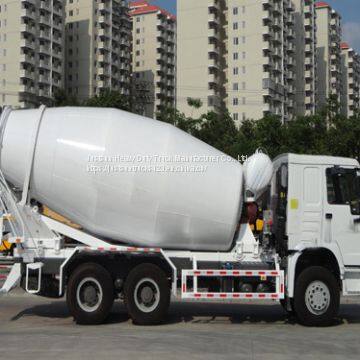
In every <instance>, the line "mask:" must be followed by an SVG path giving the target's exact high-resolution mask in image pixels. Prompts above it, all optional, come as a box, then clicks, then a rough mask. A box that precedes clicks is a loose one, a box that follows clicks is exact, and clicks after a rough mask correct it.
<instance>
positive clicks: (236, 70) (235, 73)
mask: <svg viewBox="0 0 360 360" xmlns="http://www.w3.org/2000/svg"><path fill="white" fill-rule="evenodd" d="M233 74H234V75H239V68H238V67H234V69H233Z"/></svg>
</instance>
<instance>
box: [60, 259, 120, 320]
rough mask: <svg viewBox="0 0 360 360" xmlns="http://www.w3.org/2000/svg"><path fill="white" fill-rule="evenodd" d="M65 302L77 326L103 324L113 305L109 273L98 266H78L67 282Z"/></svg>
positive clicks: (89, 264) (111, 283)
mask: <svg viewBox="0 0 360 360" xmlns="http://www.w3.org/2000/svg"><path fill="white" fill-rule="evenodd" d="M66 301H67V305H68V308H69V310H70V313H71V315H72V316H73V317H74V319H75V321H76V322H77V323H78V324H82V325H97V324H101V323H103V322H104V320H105V319H106V318H107V316H108V315H109V313H110V311H111V308H112V306H113V303H114V285H113V281H112V278H111V276H110V273H109V272H108V271H107V270H106V269H104V268H103V267H102V266H100V265H98V264H93V263H88V264H83V265H80V266H79V267H78V268H77V269H76V270H75V271H74V272H73V273H72V275H71V276H70V279H69V281H68V285H67V292H66Z"/></svg>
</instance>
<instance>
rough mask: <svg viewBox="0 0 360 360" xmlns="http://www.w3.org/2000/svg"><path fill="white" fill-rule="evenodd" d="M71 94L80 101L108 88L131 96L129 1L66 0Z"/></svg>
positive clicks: (68, 87) (68, 71)
mask: <svg viewBox="0 0 360 360" xmlns="http://www.w3.org/2000/svg"><path fill="white" fill-rule="evenodd" d="M65 13H66V14H65V16H66V38H65V39H66V40H65V43H66V66H65V69H66V71H65V79H66V90H67V92H68V94H70V95H73V96H75V97H76V98H78V99H80V100H84V99H87V98H89V97H92V96H94V95H98V94H100V93H101V92H102V91H104V90H111V91H117V92H119V93H121V94H122V95H125V96H130V85H131V20H130V17H129V7H128V2H127V1H125V0H101V1H100V0H95V1H88V0H66V8H65Z"/></svg>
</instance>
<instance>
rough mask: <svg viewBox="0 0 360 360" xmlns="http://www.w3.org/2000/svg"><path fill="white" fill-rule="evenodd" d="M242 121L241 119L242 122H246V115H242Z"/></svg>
mask: <svg viewBox="0 0 360 360" xmlns="http://www.w3.org/2000/svg"><path fill="white" fill-rule="evenodd" d="M242 119H243V121H245V120H246V113H242Z"/></svg>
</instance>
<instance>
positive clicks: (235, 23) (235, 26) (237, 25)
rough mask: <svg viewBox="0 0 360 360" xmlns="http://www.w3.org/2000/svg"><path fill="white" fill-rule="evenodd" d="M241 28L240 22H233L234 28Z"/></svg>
mask: <svg viewBox="0 0 360 360" xmlns="http://www.w3.org/2000/svg"><path fill="white" fill-rule="evenodd" d="M238 28H239V24H238V23H237V22H234V23H233V30H237V29H238Z"/></svg>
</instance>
